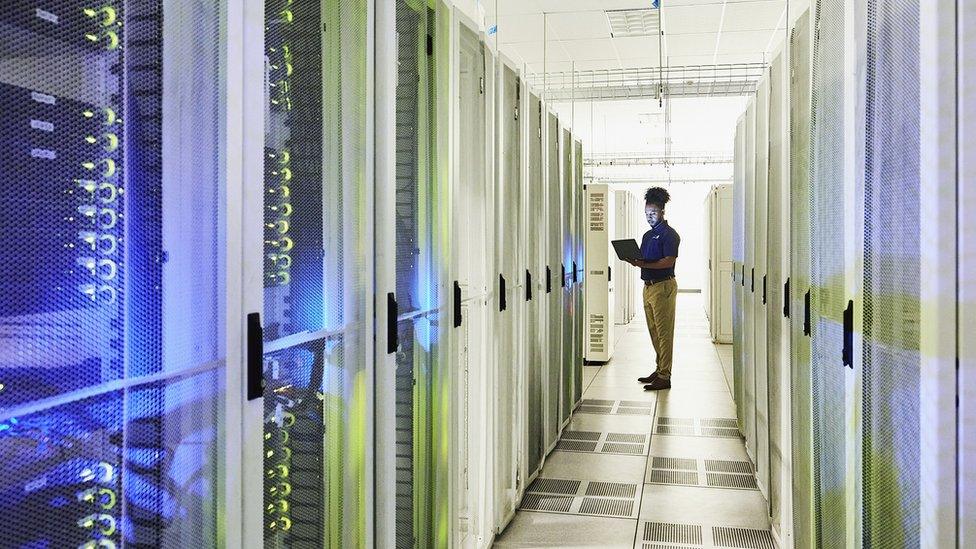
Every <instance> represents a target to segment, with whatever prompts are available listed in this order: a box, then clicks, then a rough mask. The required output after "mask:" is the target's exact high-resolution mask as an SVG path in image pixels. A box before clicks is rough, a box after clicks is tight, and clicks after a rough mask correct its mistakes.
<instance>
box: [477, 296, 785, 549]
mask: <svg viewBox="0 0 976 549" xmlns="http://www.w3.org/2000/svg"><path fill="white" fill-rule="evenodd" d="M642 316H643V315H638V317H637V318H635V321H634V322H633V323H631V324H630V325H628V326H618V327H617V329H618V333H617V338H618V339H617V348H616V351H615V354H614V357H613V360H612V361H611V362H609V363H608V364H606V365H604V366H600V367H595V366H594V367H586V368H584V376H585V382H586V386H585V392H584V394H583V403H582V405H581V406H580V408H579V409H578V410H577V411H576V413H575V414H574V416H573V419H572V420H571V422H570V424H569V425H568V426H567V427H566V428H565V430H564V431H563V434H562V437H561V438H560V441H559V443H558V445H557V448H556V450H555V451H553V452H552V454H551V455H550V456H549V458H548V459H547V461H546V464H545V467H544V468H543V470H542V473H541V474H540V475H539V477H538V478H537V479H536V480H535V482H534V483H533V484H532V485H531V486H530V487H529V489H528V491H527V493H526V495H525V498H524V499H523V502H522V507H521V509H520V510H519V512H518V514H517V515H516V516H515V519H514V520H513V521H512V523H511V524H510V525H509V527H508V529H507V530H506V531H505V532H504V533H503V534H502V535H501V536H500V537H499V538H498V540H497V541H496V543H495V546H496V547H636V548H639V549H652V548H653V549H659V548H661V549H664V548H673V549H677V548H682V547H758V548H765V547H769V548H772V547H774V545H773V540H772V537H771V534H770V531H769V519H768V518H767V517H768V511H767V504H766V499H765V498H764V497H763V495H762V494H761V493H760V492H759V491H758V489H757V488H756V483H755V479H754V477H753V475H752V473H751V471H752V467H751V465H750V463H749V460H748V457H747V454H746V449H745V444H744V443H743V441H742V439H741V438H740V437H739V435H738V431H737V430H736V423H735V419H734V418H735V405H734V404H733V402H732V396H731V394H732V393H731V390H730V381H729V380H731V369H732V367H731V360H732V354H731V347H730V346H727V345H714V344H712V343H711V340H710V338H709V335H708V323H707V320H706V319H705V316H704V313H703V312H702V306H701V295H700V294H680V295H679V298H678V311H677V319H676V327H675V358H674V373H673V377H672V389H670V390H669V391H664V392H662V393H659V394H654V393H649V392H645V391H644V390H643V388H642V386H641V385H640V384H638V383H637V381H636V378H637V377H638V376H643V375H647V373H648V368H649V367H650V366H649V365H650V364H651V362H652V361H653V351H652V350H651V346H650V341H649V337H648V335H647V329H646V325H645V324H644V320H643V318H642Z"/></svg>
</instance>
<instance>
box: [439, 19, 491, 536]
mask: <svg viewBox="0 0 976 549" xmlns="http://www.w3.org/2000/svg"><path fill="white" fill-rule="evenodd" d="M454 14H455V19H456V23H455V27H454V28H455V29H456V37H455V38H454V39H452V44H455V45H454V46H453V47H454V48H456V57H455V59H454V62H453V66H454V69H453V70H454V71H455V74H454V75H453V78H456V85H457V90H458V93H457V96H458V102H457V104H456V106H455V107H454V108H455V109H456V111H455V121H454V124H453V126H452V132H453V135H454V138H453V153H452V164H451V166H452V176H451V180H452V198H451V200H452V203H453V204H454V208H453V210H454V212H455V213H454V216H453V219H452V231H451V234H452V239H453V240H452V242H454V252H453V254H452V262H453V264H454V269H455V273H456V274H455V277H456V284H455V285H454V287H453V289H452V290H453V294H454V295H453V298H452V302H453V307H452V316H453V319H452V322H451V324H450V325H451V326H452V331H453V332H454V333H455V334H456V335H455V336H454V337H455V342H456V344H455V345H454V355H453V356H454V357H455V366H454V367H453V368H452V371H453V376H454V382H453V394H454V395H455V398H456V405H455V410H456V411H455V412H454V413H453V414H452V416H453V417H454V418H455V419H454V421H455V426H454V429H453V431H452V432H453V436H454V440H455V441H456V443H455V444H456V448H457V452H456V455H457V466H456V469H455V470H456V471H457V473H456V475H457V477H456V478H457V481H456V486H457V487H456V490H455V493H456V494H457V496H456V505H455V507H456V508H457V510H458V511H457V512H458V524H466V525H467V527H466V528H465V529H463V531H460V530H461V529H459V532H458V533H457V535H456V536H455V540H456V544H457V545H458V546H466V545H470V544H473V543H475V540H476V539H477V538H479V537H481V538H483V539H484V538H488V537H490V536H491V532H492V529H493V524H494V521H493V517H492V515H491V513H490V512H488V509H490V502H491V498H492V497H493V496H494V491H493V490H486V487H485V484H484V482H483V481H482V479H484V478H486V477H487V475H488V474H489V467H488V463H487V461H488V460H487V459H486V458H485V456H486V455H488V454H489V450H488V448H490V445H491V443H492V442H491V440H492V437H490V436H489V429H490V426H491V423H490V422H489V421H488V415H489V410H490V402H491V400H492V399H491V396H490V395H489V393H488V391H487V390H486V388H487V387H490V386H491V385H492V383H493V378H492V377H491V365H492V357H491V355H490V353H489V349H490V348H491V347H490V345H491V344H492V343H491V342H492V340H491V334H490V332H489V328H490V326H491V324H490V322H489V319H490V317H491V316H492V315H493V312H490V311H489V305H488V301H489V293H490V291H491V288H492V285H493V283H494V277H493V276H492V272H493V271H494V266H493V258H492V257H491V256H490V255H489V254H485V253H484V250H485V248H486V247H491V246H492V243H493V241H494V237H493V230H492V229H491V227H492V223H491V219H492V214H493V206H492V202H491V197H492V196H493V189H492V187H493V184H492V183H490V180H489V177H488V173H489V166H488V162H489V161H488V159H489V156H488V149H489V147H490V146H491V143H490V139H489V137H488V136H489V133H488V121H489V116H490V115H489V114H488V113H489V112H490V111H489V110H488V109H489V103H488V100H489V95H490V93H491V90H492V88H491V86H490V85H489V73H488V66H487V61H486V59H487V56H489V55H490V54H489V53H488V52H486V48H485V45H484V43H483V42H482V39H481V35H480V33H479V32H478V31H476V30H475V29H476V28H477V26H476V25H475V24H474V23H471V22H469V21H467V20H466V19H464V17H463V16H462V15H460V14H459V13H458V12H457V10H456V9H455V10H454ZM455 40H456V41H455Z"/></svg>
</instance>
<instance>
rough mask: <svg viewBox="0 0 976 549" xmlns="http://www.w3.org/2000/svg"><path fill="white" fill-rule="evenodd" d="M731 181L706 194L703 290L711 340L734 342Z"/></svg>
mask: <svg viewBox="0 0 976 549" xmlns="http://www.w3.org/2000/svg"><path fill="white" fill-rule="evenodd" d="M732 187H733V186H732V185H717V186H715V187H714V188H712V190H711V191H709V193H708V195H706V197H705V220H704V221H705V250H706V258H705V272H706V283H705V285H704V286H705V288H704V291H703V294H704V295H703V296H702V297H703V298H704V301H705V308H706V313H707V316H708V322H709V331H710V333H711V336H712V341H715V342H718V343H731V342H732V295H731V294H732V289H733V288H732V283H731V282H730V280H731V279H732V275H733V263H732V236H731V235H732V194H733V191H732Z"/></svg>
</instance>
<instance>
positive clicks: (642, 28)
mask: <svg viewBox="0 0 976 549" xmlns="http://www.w3.org/2000/svg"><path fill="white" fill-rule="evenodd" d="M607 21H609V22H610V36H612V37H613V38H621V37H626V36H656V35H657V34H658V33H659V32H660V31H661V12H660V10H656V9H636V10H607Z"/></svg>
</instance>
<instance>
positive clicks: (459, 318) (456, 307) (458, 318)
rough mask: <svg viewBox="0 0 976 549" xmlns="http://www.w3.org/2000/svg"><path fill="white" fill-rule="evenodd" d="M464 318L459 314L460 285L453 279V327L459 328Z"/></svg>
mask: <svg viewBox="0 0 976 549" xmlns="http://www.w3.org/2000/svg"><path fill="white" fill-rule="evenodd" d="M463 321H464V318H462V316H461V285H460V284H458V281H457V280H455V281H454V327H455V328H460V327H461V323H462V322H463Z"/></svg>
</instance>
